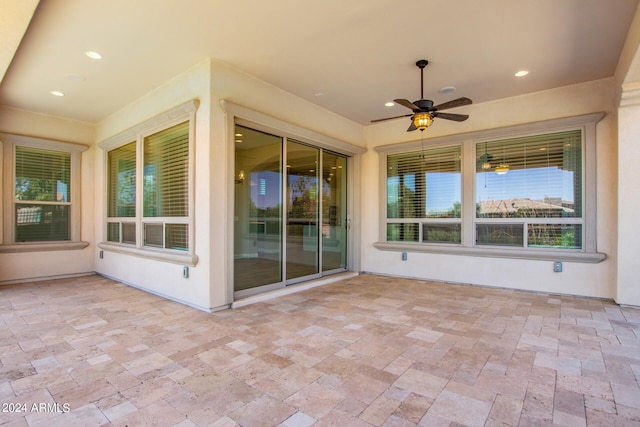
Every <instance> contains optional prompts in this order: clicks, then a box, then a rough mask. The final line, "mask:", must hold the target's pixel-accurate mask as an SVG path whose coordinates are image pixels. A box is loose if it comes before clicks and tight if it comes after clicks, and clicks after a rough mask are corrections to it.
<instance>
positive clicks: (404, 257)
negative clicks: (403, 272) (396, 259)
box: [402, 252, 407, 261]
mask: <svg viewBox="0 0 640 427" xmlns="http://www.w3.org/2000/svg"><path fill="white" fill-rule="evenodd" d="M402 260H403V261H406V260H407V253H406V252H402Z"/></svg>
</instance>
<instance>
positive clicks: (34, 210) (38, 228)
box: [15, 203, 70, 242]
mask: <svg viewBox="0 0 640 427" xmlns="http://www.w3.org/2000/svg"><path fill="white" fill-rule="evenodd" d="M69 209H70V206H69V205H62V206H60V205H39V204H22V203H16V205H15V220H16V229H15V241H16V242H49V241H60V240H69Z"/></svg>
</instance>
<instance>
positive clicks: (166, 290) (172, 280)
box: [93, 60, 364, 310]
mask: <svg viewBox="0 0 640 427" xmlns="http://www.w3.org/2000/svg"><path fill="white" fill-rule="evenodd" d="M194 98H197V99H199V101H200V106H199V108H198V111H197V116H196V140H195V150H196V165H195V222H196V224H195V230H196V231H195V234H196V241H195V246H196V251H195V252H196V255H197V256H198V258H199V262H198V264H197V265H196V266H195V267H191V268H190V274H189V276H190V277H189V278H188V279H184V278H182V265H179V264H172V263H166V262H161V261H156V260H150V259H146V258H141V257H135V256H131V255H125V254H120V253H114V252H109V251H105V252H104V258H102V259H100V258H99V257H98V253H99V250H96V251H95V255H94V262H95V270H96V271H97V272H99V273H101V274H104V275H106V276H109V277H113V278H115V279H118V280H121V281H123V282H125V283H128V284H131V285H134V286H137V287H140V288H143V289H145V290H148V291H150V292H154V293H157V294H160V295H163V296H166V297H168V298H171V299H174V300H177V301H181V302H183V303H186V304H188V305H191V306H194V307H197V308H200V309H205V310H206V309H214V310H215V309H218V308H223V307H225V306H227V305H228V304H230V303H231V302H233V299H232V298H233V290H232V288H231V286H232V285H231V283H230V272H229V268H230V265H232V264H230V263H229V262H228V254H229V251H228V248H229V247H230V245H232V244H233V241H232V240H231V239H229V238H228V233H227V229H228V227H227V224H228V220H229V215H233V210H232V209H233V198H232V197H231V196H232V194H233V193H232V191H233V181H232V179H233V169H232V167H233V150H232V149H231V148H232V145H231V146H230V145H229V141H230V139H229V137H230V134H229V132H233V129H227V123H228V121H227V116H226V114H225V112H224V110H223V109H222V108H221V105H220V101H221V100H223V99H226V100H230V101H233V102H234V103H237V104H240V105H243V106H246V107H249V108H252V109H254V110H256V111H259V112H262V113H265V114H269V115H270V116H272V117H274V118H277V119H279V120H283V121H286V122H288V123H293V124H295V125H298V126H300V127H303V128H306V129H311V130H314V131H316V132H320V133H323V134H325V135H329V136H333V137H336V138H340V139H341V140H343V141H347V142H350V143H353V144H358V145H360V146H364V140H363V134H362V127H361V126H360V125H358V124H356V123H353V122H351V121H349V120H346V119H344V118H342V117H340V116H337V115H335V114H334V113H330V112H329V111H327V110H324V109H322V108H320V107H318V106H315V105H313V104H311V103H309V102H307V101H304V100H302V99H300V98H297V97H295V96H293V95H291V94H289V93H287V92H285V91H283V90H281V89H279V88H276V87H275V86H272V85H269V84H267V83H265V82H262V81H260V80H258V79H256V78H255V77H253V76H251V75H248V74H246V73H244V72H241V71H239V70H237V69H234V68H232V67H230V66H228V65H226V64H224V63H221V62H217V61H213V60H205V61H203V62H201V63H199V64H197V65H196V66H194V67H193V68H192V69H190V70H188V71H186V72H184V73H182V74H181V75H179V76H177V77H176V78H174V79H172V80H171V81H169V82H167V83H166V84H164V85H163V86H161V87H159V88H158V89H156V90H154V91H153V92H151V93H149V94H147V95H145V96H144V97H142V98H141V99H139V100H137V101H136V102H134V103H132V104H130V105H128V106H127V107H125V108H123V109H122V110H120V111H118V112H117V113H115V114H113V115H112V116H110V117H108V118H107V119H105V120H104V121H102V122H101V123H99V124H98V126H97V129H96V133H97V137H96V141H98V142H99V141H103V140H105V139H107V138H109V137H112V136H114V135H117V134H118V133H120V132H122V131H124V130H126V129H128V128H131V127H133V126H135V125H137V124H139V123H141V122H143V121H145V120H147V119H149V118H151V117H153V116H155V115H157V114H159V113H161V112H163V111H167V110H169V109H171V108H172V107H175V106H177V105H179V104H181V103H183V102H185V101H188V100H190V99H194ZM231 136H232V135H231ZM231 141H232V139H231ZM104 156H105V153H104V151H103V150H101V149H97V155H96V160H95V164H94V170H95V176H96V182H95V191H96V193H97V194H105V182H104V180H105V178H104V177H105V171H104V164H105V157H104ZM104 211H105V206H104V197H100V198H97V199H96V201H95V215H94V218H93V221H94V222H95V229H96V240H97V241H98V242H99V241H102V240H103V236H104V215H103V212H104Z"/></svg>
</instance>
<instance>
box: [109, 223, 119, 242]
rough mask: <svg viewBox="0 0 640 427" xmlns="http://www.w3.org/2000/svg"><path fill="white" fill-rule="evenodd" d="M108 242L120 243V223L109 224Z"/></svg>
mask: <svg viewBox="0 0 640 427" xmlns="http://www.w3.org/2000/svg"><path fill="white" fill-rule="evenodd" d="M107 241H109V242H117V243H120V223H119V222H108V223H107Z"/></svg>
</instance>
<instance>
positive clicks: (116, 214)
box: [107, 142, 136, 218]
mask: <svg viewBox="0 0 640 427" xmlns="http://www.w3.org/2000/svg"><path fill="white" fill-rule="evenodd" d="M107 161H108V166H107V167H108V182H107V192H108V194H109V196H108V200H107V205H108V206H107V212H108V216H109V217H113V218H121V217H124V218H132V217H135V216H136V143H135V142H132V143H130V144H127V145H123V146H122V147H119V148H116V149H115V150H112V151H109V154H108V160H107Z"/></svg>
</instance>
